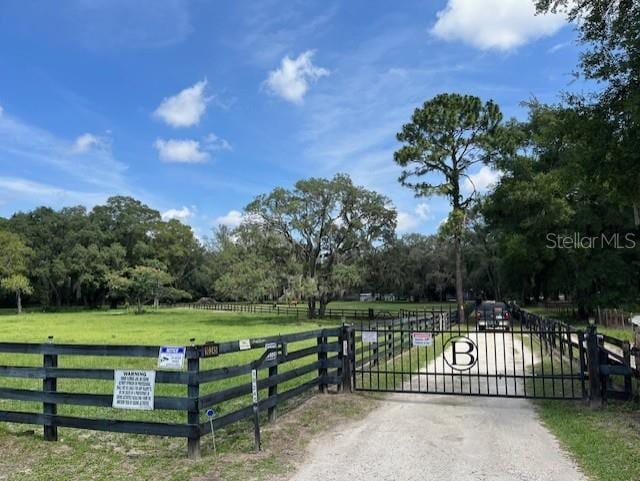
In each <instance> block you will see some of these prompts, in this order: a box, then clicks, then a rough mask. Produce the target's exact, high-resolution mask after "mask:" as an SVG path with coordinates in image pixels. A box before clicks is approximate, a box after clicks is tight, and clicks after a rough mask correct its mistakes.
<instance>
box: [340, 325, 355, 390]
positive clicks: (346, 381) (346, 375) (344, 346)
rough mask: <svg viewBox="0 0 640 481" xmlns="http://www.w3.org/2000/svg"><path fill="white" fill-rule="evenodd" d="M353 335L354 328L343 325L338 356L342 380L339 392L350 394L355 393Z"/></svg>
mask: <svg viewBox="0 0 640 481" xmlns="http://www.w3.org/2000/svg"><path fill="white" fill-rule="evenodd" d="M352 334H353V327H351V326H347V325H346V324H343V325H342V329H341V331H340V346H339V349H340V352H339V354H338V359H340V361H341V364H340V368H339V369H338V377H339V378H340V384H338V392H342V393H344V392H347V390H348V391H349V392H353V386H352V385H351V378H352V374H351V358H352V349H351V336H352Z"/></svg>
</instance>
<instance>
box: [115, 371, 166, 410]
mask: <svg viewBox="0 0 640 481" xmlns="http://www.w3.org/2000/svg"><path fill="white" fill-rule="evenodd" d="M155 382H156V372H155V371H114V384H113V407H114V408H118V409H137V410H143V411H152V410H153V404H154V402H153V401H154V387H155Z"/></svg>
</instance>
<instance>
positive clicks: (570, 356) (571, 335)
mask: <svg viewBox="0 0 640 481" xmlns="http://www.w3.org/2000/svg"><path fill="white" fill-rule="evenodd" d="M567 336H568V338H569V339H568V340H569V346H568V347H569V370H570V371H571V397H572V398H574V399H575V397H576V386H575V384H576V380H575V369H574V368H573V333H572V332H571V326H569V325H568V324H567Z"/></svg>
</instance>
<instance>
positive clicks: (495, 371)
mask: <svg viewBox="0 0 640 481" xmlns="http://www.w3.org/2000/svg"><path fill="white" fill-rule="evenodd" d="M491 317H492V319H493V326H494V328H493V329H491V331H492V332H493V359H494V362H495V364H494V366H493V374H494V379H495V381H496V395H498V394H499V393H500V387H499V382H498V376H497V374H498V346H497V344H498V343H497V342H496V329H495V322H496V312H495V310H494V311H493V312H492V314H491Z"/></svg>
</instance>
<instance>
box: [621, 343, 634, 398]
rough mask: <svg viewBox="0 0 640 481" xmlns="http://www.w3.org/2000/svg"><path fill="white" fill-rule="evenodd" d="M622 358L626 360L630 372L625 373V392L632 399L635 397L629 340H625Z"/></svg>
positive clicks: (625, 363)
mask: <svg viewBox="0 0 640 481" xmlns="http://www.w3.org/2000/svg"><path fill="white" fill-rule="evenodd" d="M622 359H623V361H624V365H625V366H626V367H628V368H629V374H625V375H624V392H625V394H626V395H627V399H631V398H632V397H633V385H632V381H631V373H632V372H633V371H632V370H631V344H630V343H629V341H625V342H624V343H623V344H622Z"/></svg>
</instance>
